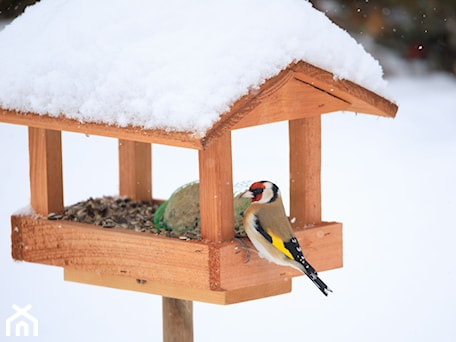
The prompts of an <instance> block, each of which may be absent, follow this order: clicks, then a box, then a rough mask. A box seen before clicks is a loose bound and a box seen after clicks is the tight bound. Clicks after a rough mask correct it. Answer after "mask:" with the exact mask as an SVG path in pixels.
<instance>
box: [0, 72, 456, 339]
mask: <svg viewBox="0 0 456 342" xmlns="http://www.w3.org/2000/svg"><path fill="white" fill-rule="evenodd" d="M390 88H391V90H392V92H393V93H394V94H395V96H396V98H397V101H398V103H399V105H400V110H399V113H398V116H397V118H396V119H394V120H391V119H384V118H377V117H373V116H366V115H354V114H351V113H342V114H340V113H337V114H330V115H327V116H325V117H324V121H323V133H324V136H323V217H324V219H325V220H337V221H341V222H343V223H344V263H345V265H344V267H343V268H342V269H338V270H333V271H328V272H322V274H321V276H322V278H323V279H324V280H325V281H326V282H327V283H328V284H329V286H330V287H331V288H332V289H333V290H334V294H333V295H332V296H330V297H328V298H325V297H324V296H322V295H321V293H320V292H319V291H318V290H317V289H316V288H315V287H314V286H313V285H312V284H311V283H310V282H309V281H308V279H305V278H303V277H300V278H295V279H294V281H293V292H292V293H291V294H287V295H283V296H278V297H274V298H268V299H264V300H258V301H253V302H249V303H243V304H236V305H232V306H227V307H223V306H216V305H209V304H202V303H195V306H194V322H195V341H215V340H217V341H233V340H235V341H249V340H263V339H264V340H268V341H273V340H276V341H279V340H280V341H285V340H290V341H291V340H296V338H297V337H298V336H299V338H298V339H299V340H309V341H311V340H314V341H334V340H338V341H382V342H383V341H431V340H433V341H454V340H455V339H456V326H455V317H456V292H455V291H454V286H455V285H456V270H455V266H454V262H455V260H456V248H455V247H454V245H455V243H456V226H455V222H456V200H455V197H454V194H455V193H456V181H455V175H456V135H455V129H456V118H455V116H454V111H455V109H456V96H455V94H456V80H455V79H454V78H451V77H450V76H446V75H442V74H431V75H420V76H401V77H397V78H394V79H391V80H390ZM254 131H255V132H254ZM26 133H27V130H26V128H24V127H20V126H13V125H7V124H0V146H2V147H1V152H0V159H1V163H0V180H1V181H0V189H1V196H0V227H1V229H0V234H1V235H0V242H1V245H2V247H1V248H0V263H1V264H0V265H1V268H0V279H1V280H2V281H1V285H0V287H1V290H2V291H0V321H2V320H5V319H6V318H7V317H8V316H10V315H11V314H12V313H13V309H12V308H11V305H13V304H17V305H18V306H20V307H25V306H26V305H27V304H31V305H32V306H33V308H32V310H31V313H32V314H33V315H34V316H35V317H37V318H38V319H39V329H40V331H39V337H36V338H33V339H32V340H34V341H63V340H64V341H99V340H110V341H126V340H129V341H136V342H139V341H159V340H160V339H161V336H162V331H161V299H160V297H158V296H154V295H146V294H139V293H131V292H126V291H119V290H112V289H106V288H100V287H94V286H88V285H81V284H75V283H69V282H64V281H63V271H62V269H60V268H56V267H48V266H42V265H34V264H28V263H20V262H14V261H13V260H12V259H11V256H10V222H9V217H10V215H11V214H12V213H13V212H15V211H17V210H18V209H20V208H22V207H24V206H26V205H27V204H28V203H29V189H28V186H29V183H28V155H27V135H26ZM253 134H255V140H256V141H257V142H258V140H261V145H255V146H253V141H252V140H251V139H252V136H253ZM272 134H274V135H275V136H276V137H277V141H279V143H272V142H271V139H270V137H271V135H272ZM233 139H234V151H233V154H234V157H235V165H234V168H235V169H234V178H235V181H238V180H242V179H270V180H273V181H274V182H276V183H277V184H278V185H279V186H282V191H283V192H284V196H285V197H286V196H287V194H288V189H286V185H287V176H288V171H287V163H288V160H287V159H286V155H287V154H286V153H283V151H284V149H286V145H287V138H286V125H284V124H277V125H269V126H264V127H261V128H256V129H254V130H250V131H247V130H244V131H238V132H236V133H235V134H234V135H233ZM258 146H264V147H262V148H264V151H265V152H266V151H268V153H273V154H274V155H276V158H278V160H281V158H282V159H283V162H282V163H272V164H271V165H270V167H269V168H268V169H263V168H262V166H263V164H262V165H255V164H254V162H255V160H251V159H249V153H254V152H255V153H256V151H257V150H258ZM63 149H64V176H65V179H64V181H65V202H66V203H67V204H71V203H74V202H76V201H78V200H82V199H86V198H87V197H89V196H99V195H104V194H108V195H109V194H115V193H116V192H117V185H118V181H117V150H116V142H115V141H114V140H113V139H107V138H99V137H94V136H91V137H86V136H84V135H76V134H67V133H65V134H64V135H63ZM171 155H172V156H173V157H172V158H170V157H169V156H171ZM183 163H184V164H185V165H189V169H190V171H189V172H185V174H182V173H180V172H179V169H181V168H182V164H183ZM196 178H197V160H196V153H195V152H194V151H189V150H179V149H175V148H166V147H162V146H154V185H155V188H154V196H155V197H162V198H164V197H167V196H168V195H169V194H170V193H171V192H172V191H173V190H174V189H175V188H176V187H178V186H179V185H181V184H183V183H185V182H187V181H190V180H193V179H196ZM268 316H269V317H268ZM0 327H1V328H0V340H3V337H2V336H5V331H4V329H5V328H4V327H5V325H4V324H3V323H2V324H0ZM215 336H217V337H215Z"/></svg>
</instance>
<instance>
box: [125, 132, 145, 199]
mask: <svg viewBox="0 0 456 342" xmlns="http://www.w3.org/2000/svg"><path fill="white" fill-rule="evenodd" d="M119 188H120V189H119V191H120V195H121V196H127V197H129V198H131V199H133V200H139V201H148V200H151V199H152V151H151V144H149V143H141V142H136V141H130V140H119Z"/></svg>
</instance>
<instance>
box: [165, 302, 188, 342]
mask: <svg viewBox="0 0 456 342" xmlns="http://www.w3.org/2000/svg"><path fill="white" fill-rule="evenodd" d="M162 315H163V342H193V302H192V301H188V300H181V299H176V298H169V297H163V298H162Z"/></svg>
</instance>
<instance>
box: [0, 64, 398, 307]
mask: <svg viewBox="0 0 456 342" xmlns="http://www.w3.org/2000/svg"><path fill="white" fill-rule="evenodd" d="M335 111H352V112H359V113H369V114H374V115H379V116H385V117H394V116H395V113H396V111H397V106H396V105H395V104H393V103H391V102H389V101H388V100H386V99H384V98H382V97H380V96H378V95H377V94H375V93H372V92H370V91H368V90H366V89H364V88H362V87H360V86H358V85H357V84H354V83H352V82H350V81H345V80H335V79H334V77H333V74H331V73H329V72H327V71H324V70H321V69H319V68H316V67H315V66H312V65H310V64H307V63H305V62H302V61H301V62H299V63H297V64H292V65H290V66H289V67H288V68H286V69H285V70H283V71H282V72H280V73H279V74H278V75H276V76H275V77H273V78H270V79H269V80H268V81H266V82H265V83H264V84H263V85H262V86H261V87H260V88H259V89H257V90H255V91H252V92H250V93H249V94H247V95H245V96H243V97H242V98H239V99H238V100H237V101H236V102H235V103H234V104H233V105H232V106H231V109H230V111H229V112H227V113H225V114H223V115H222V116H221V118H220V120H219V121H218V122H217V123H216V124H214V125H213V127H211V129H209V130H208V131H207V133H206V134H205V135H204V136H197V135H195V134H194V132H169V131H165V130H159V129H157V130H148V129H142V128H141V127H125V128H120V127H117V126H109V125H106V124H98V123H81V122H78V121H76V120H72V119H68V118H65V117H63V116H62V117H59V118H55V117H50V116H46V115H37V114H35V113H19V112H16V111H10V110H4V109H0V121H3V122H7V123H13V124H20V125H26V126H28V127H29V131H28V134H29V154H30V192H31V206H32V208H33V209H34V211H35V212H36V214H37V215H32V214H30V215H13V216H12V218H11V224H12V233H11V234H12V256H13V258H14V259H15V260H24V261H28V262H34V263H40V264H46V265H54V266H60V267H63V269H64V278H65V280H69V281H76V282H81V283H87V284H95V285H100V286H107V287H113V288H119V289H128V290H133V291H141V292H148V293H153V294H158V295H162V296H164V297H172V298H177V299H185V300H195V301H202V302H208V303H217V304H231V303H238V302H243V301H248V300H253V299H258V298H263V297H268V296H273V295H278V294H283V293H287V292H290V291H291V279H292V277H294V276H297V275H300V274H299V273H298V272H297V271H294V270H292V269H289V268H286V267H281V266H276V265H274V264H272V263H269V262H268V261H266V260H264V259H260V258H259V257H258V256H257V255H255V254H253V255H252V258H251V260H250V262H248V263H244V260H245V254H244V253H239V251H238V250H237V246H238V243H237V242H235V241H233V237H234V229H233V227H234V224H233V220H234V217H233V197H232V193H233V185H232V154H231V131H232V130H235V129H239V128H244V127H251V126H256V125H261V124H267V123H272V122H277V121H284V120H287V121H288V122H289V146H290V149H289V151H290V152H289V153H290V165H289V168H290V184H289V186H290V216H291V217H294V218H295V221H294V223H293V224H294V228H295V230H296V235H297V237H298V239H299V241H300V243H301V245H302V247H303V250H304V253H305V254H306V256H307V258H308V259H309V261H310V262H311V263H312V264H313V265H314V266H315V268H316V269H317V270H318V271H324V270H330V269H335V268H338V267H342V224H341V223H337V222H324V221H322V218H321V186H320V169H321V115H322V114H325V113H330V112H335ZM61 131H71V132H78V133H83V134H91V135H101V136H108V137H113V138H116V139H118V141H119V178H120V189H119V192H120V195H122V196H128V197H129V198H131V199H136V200H150V199H151V198H152V181H151V179H152V172H151V144H164V145H172V146H178V147H185V148H192V149H196V150H198V158H199V182H200V215H201V234H202V237H203V241H183V240H180V239H175V238H166V237H163V236H157V235H154V234H146V233H140V232H132V231H127V230H124V229H105V228H101V227H99V226H94V225H89V224H82V223H74V222H69V221H61V220H58V221H55V220H48V219H47V216H48V214H49V213H52V212H61V211H63V209H64V203H63V181H62V179H63V176H62V149H61ZM215 198H216V199H217V200H214V199H215ZM246 242H247V243H248V241H246ZM309 284H310V283H309ZM309 286H311V285H309Z"/></svg>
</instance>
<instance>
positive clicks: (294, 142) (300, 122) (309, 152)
mask: <svg viewBox="0 0 456 342" xmlns="http://www.w3.org/2000/svg"><path fill="white" fill-rule="evenodd" d="M289 139H290V217H292V218H295V219H296V225H297V226H304V225H305V224H318V223H321V179H320V175H321V116H320V115H318V116H313V117H309V118H304V119H297V120H290V121H289Z"/></svg>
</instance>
